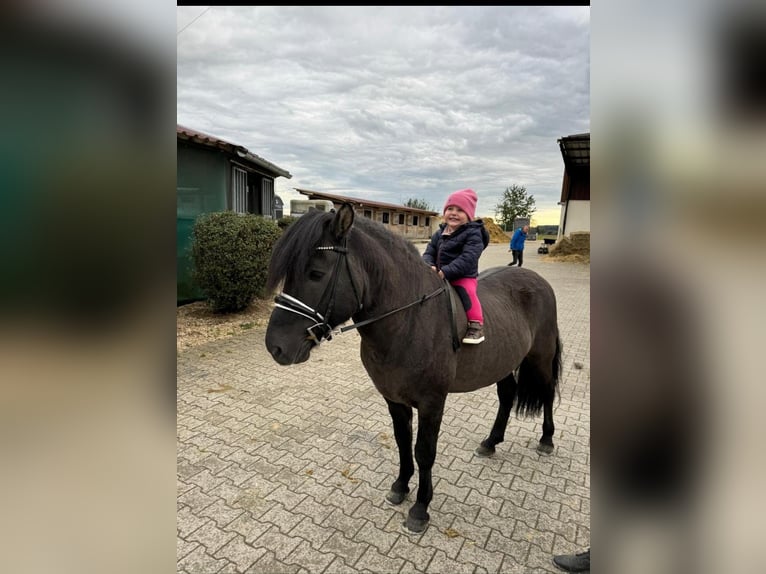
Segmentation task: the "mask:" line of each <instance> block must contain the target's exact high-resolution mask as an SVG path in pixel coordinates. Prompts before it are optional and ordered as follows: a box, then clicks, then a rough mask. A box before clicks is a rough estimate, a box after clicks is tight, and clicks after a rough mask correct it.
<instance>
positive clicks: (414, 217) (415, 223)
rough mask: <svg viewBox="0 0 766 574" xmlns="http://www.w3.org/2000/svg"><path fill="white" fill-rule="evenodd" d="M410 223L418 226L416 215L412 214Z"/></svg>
mask: <svg viewBox="0 0 766 574" xmlns="http://www.w3.org/2000/svg"><path fill="white" fill-rule="evenodd" d="M412 225H414V226H415V227H417V226H418V216H417V215H413V216H412Z"/></svg>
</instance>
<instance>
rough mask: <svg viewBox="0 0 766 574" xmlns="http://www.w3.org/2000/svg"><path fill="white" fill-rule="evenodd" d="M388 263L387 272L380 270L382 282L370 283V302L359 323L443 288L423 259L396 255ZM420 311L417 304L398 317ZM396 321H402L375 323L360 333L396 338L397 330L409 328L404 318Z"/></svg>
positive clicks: (367, 297) (368, 299)
mask: <svg viewBox="0 0 766 574" xmlns="http://www.w3.org/2000/svg"><path fill="white" fill-rule="evenodd" d="M387 261H388V262H387V263H386V264H385V268H384V269H378V270H377V271H378V272H379V273H380V275H381V277H382V280H381V281H372V280H370V281H369V282H368V283H369V284H368V294H367V296H366V297H365V299H366V303H365V306H364V308H363V309H362V311H361V313H360V314H359V316H358V319H359V320H362V319H373V318H375V317H379V316H381V315H383V314H385V313H388V312H390V311H394V310H395V309H399V308H400V307H404V306H406V305H409V304H411V303H413V302H416V301H419V300H420V299H421V298H423V297H424V296H426V295H430V294H431V293H433V292H434V291H436V290H437V289H439V288H440V287H441V286H442V280H441V279H439V277H438V275H437V274H436V273H435V272H434V271H433V270H432V269H431V268H430V267H429V266H428V265H426V264H425V262H423V261H422V260H420V259H417V258H415V257H410V256H404V257H397V256H396V254H393V255H392V256H391V257H390V260H387ZM418 309H419V305H414V306H412V307H409V308H408V309H407V310H402V311H398V312H397V313H396V315H398V314H399V313H406V311H411V310H415V312H418ZM445 309H446V307H445ZM396 319H398V320H394V321H375V322H373V323H371V324H370V326H369V328H366V329H364V331H363V332H362V331H360V334H361V335H362V336H365V335H368V336H377V337H381V338H383V339H386V338H389V337H392V336H393V335H394V333H395V332H396V331H397V330H400V329H402V328H404V329H406V328H407V324H406V321H402V320H401V317H396ZM355 320H356V319H355Z"/></svg>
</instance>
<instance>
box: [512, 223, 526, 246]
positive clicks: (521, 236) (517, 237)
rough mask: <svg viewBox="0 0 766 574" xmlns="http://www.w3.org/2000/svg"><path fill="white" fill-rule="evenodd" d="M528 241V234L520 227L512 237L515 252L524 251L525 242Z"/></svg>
mask: <svg viewBox="0 0 766 574" xmlns="http://www.w3.org/2000/svg"><path fill="white" fill-rule="evenodd" d="M526 239H527V234H526V233H524V229H523V228H521V227H519V228H518V229H517V230H516V231H514V232H513V237H511V249H513V250H514V251H524V241H526Z"/></svg>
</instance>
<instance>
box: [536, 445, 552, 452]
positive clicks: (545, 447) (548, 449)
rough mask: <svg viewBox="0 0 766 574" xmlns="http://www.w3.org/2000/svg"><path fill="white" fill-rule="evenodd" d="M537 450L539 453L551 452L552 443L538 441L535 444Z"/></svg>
mask: <svg viewBox="0 0 766 574" xmlns="http://www.w3.org/2000/svg"><path fill="white" fill-rule="evenodd" d="M537 452H539V453H540V454H551V453H552V452H553V445H552V444H543V443H539V444H538V445H537Z"/></svg>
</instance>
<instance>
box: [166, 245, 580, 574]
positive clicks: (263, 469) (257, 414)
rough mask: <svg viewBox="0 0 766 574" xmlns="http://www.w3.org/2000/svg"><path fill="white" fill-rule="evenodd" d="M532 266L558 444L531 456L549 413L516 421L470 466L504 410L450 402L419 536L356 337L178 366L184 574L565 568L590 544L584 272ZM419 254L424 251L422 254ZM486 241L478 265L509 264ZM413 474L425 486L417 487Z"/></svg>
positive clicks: (257, 335) (238, 345)
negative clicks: (551, 356) (397, 501)
mask: <svg viewBox="0 0 766 574" xmlns="http://www.w3.org/2000/svg"><path fill="white" fill-rule="evenodd" d="M538 245H539V243H538V242H527V248H526V250H525V262H524V266H525V267H528V268H530V269H534V270H536V271H538V272H539V273H540V274H541V275H543V276H544V277H545V278H546V279H548V280H549V281H550V282H551V284H552V285H553V288H554V290H555V292H556V296H557V301H558V308H559V326H560V331H561V337H562V341H563V345H564V352H563V364H564V372H563V379H562V384H561V401H560V402H558V401H557V402H556V403H555V404H554V421H555V424H556V433H555V436H554V442H555V444H556V448H555V450H554V452H553V454H551V455H548V456H545V455H540V454H538V453H537V452H536V450H535V447H536V445H537V441H538V439H539V436H540V434H541V425H542V416H540V417H539V418H536V419H527V420H524V419H521V420H519V419H517V418H516V417H515V415H514V416H512V417H511V420H510V422H509V424H508V431H507V432H506V440H505V442H504V443H502V444H500V445H499V446H498V448H497V453H496V455H495V456H494V457H493V458H490V459H486V458H479V457H477V456H475V455H474V454H473V451H474V449H475V448H476V446H478V444H479V442H480V441H481V440H483V439H484V438H485V437H486V436H487V434H488V433H489V430H490V428H491V426H492V423H493V421H494V417H495V414H496V411H497V396H496V394H495V387H494V386H493V387H488V388H485V389H482V390H479V391H475V392H473V393H465V394H454V395H449V397H448V399H447V406H446V411H445V414H444V419H443V424H442V431H441V434H440V439H439V446H438V452H437V457H436V464H435V465H434V469H433V477H434V498H433V502H432V503H431V506H430V509H429V511H430V514H431V523H430V526H429V527H428V529H427V530H426V531H425V532H424V533H422V534H419V535H413V534H410V533H407V532H406V531H405V530H404V529H403V527H402V522H403V521H404V519H405V517H406V513H407V511H408V510H409V507H410V505H411V504H412V502H413V501H414V495H415V492H416V486H417V482H416V480H415V482H414V483H411V486H412V487H413V492H412V493H411V494H410V497H409V498H408V499H407V500H406V501H405V503H404V504H402V505H401V506H399V507H393V506H390V505H389V504H387V503H386V502H385V499H384V497H385V495H386V493H387V492H388V489H389V486H390V485H391V483H392V482H393V480H394V478H395V473H396V471H397V465H398V456H397V451H396V443H395V441H394V438H393V433H392V426H391V421H390V418H389V415H388V410H387V408H386V404H385V401H384V400H383V398H382V397H381V396H380V395H379V394H378V393H377V392H376V391H375V389H374V387H373V385H372V382H371V381H370V380H369V378H368V376H367V374H366V372H365V371H364V368H363V367H362V364H361V360H360V359H359V342H360V338H359V335H358V334H357V332H356V331H349V332H347V333H345V334H343V335H340V336H337V337H335V338H334V339H333V340H332V341H329V342H325V343H323V344H322V346H321V347H319V348H318V349H315V350H314V351H313V352H312V357H311V359H309V361H308V362H306V363H303V364H301V365H294V366H289V367H281V366H279V365H277V363H275V362H274V361H273V360H272V358H271V356H270V355H269V354H268V352H267V351H266V349H265V346H264V335H265V329H257V330H256V329H254V330H252V331H246V332H245V333H243V334H241V335H238V336H236V337H233V338H230V339H225V340H220V341H214V342H210V343H208V344H206V345H203V346H200V347H196V348H193V349H190V350H188V351H184V352H182V353H181V354H179V355H178V357H177V369H178V372H177V377H178V380H177V384H178V412H177V433H178V467H177V474H178V499H177V529H178V546H177V557H178V571H179V572H184V573H188V574H203V573H204V574H207V573H215V572H225V573H239V572H243V573H244V572H262V573H269V574H271V573H278V572H296V573H302V572H309V573H335V572H339V573H341V572H372V573H383V572H386V573H389V572H391V573H409V572H412V573H419V572H424V573H431V572H433V573H461V574H462V573H466V574H468V573H483V572H487V573H491V572H497V573H505V572H558V570H557V569H556V568H555V566H553V564H552V562H551V556H552V554H558V553H568V552H572V551H580V550H582V549H584V548H587V547H588V546H589V545H590V341H589V333H590V317H589V313H590V267H589V266H588V265H584V264H578V263H561V262H549V261H545V260H544V259H543V258H542V256H538V255H537V246H538ZM423 248H425V246H423ZM509 260H510V253H508V252H507V245H496V244H493V245H490V246H489V247H488V248H487V250H486V251H485V252H484V255H483V256H482V258H481V268H488V267H492V266H495V265H505V264H506V263H507V262H508V261H509ZM414 478H415V479H416V478H417V474H416V475H415V477H414Z"/></svg>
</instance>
